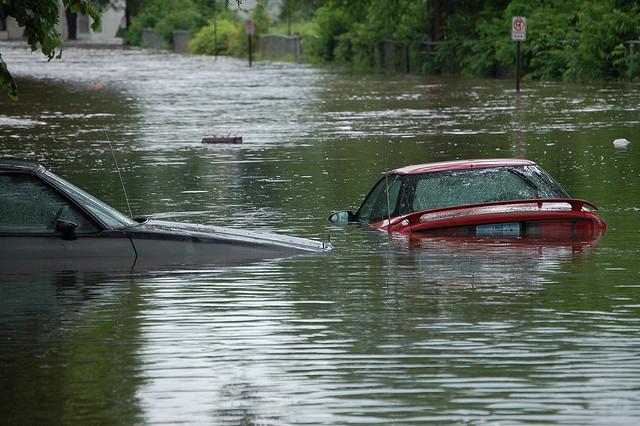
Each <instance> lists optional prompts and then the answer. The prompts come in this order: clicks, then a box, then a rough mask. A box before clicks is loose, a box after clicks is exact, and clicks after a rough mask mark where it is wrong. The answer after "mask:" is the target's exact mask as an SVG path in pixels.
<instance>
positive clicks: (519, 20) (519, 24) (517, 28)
mask: <svg viewBox="0 0 640 426" xmlns="http://www.w3.org/2000/svg"><path fill="white" fill-rule="evenodd" d="M526 39H527V18H525V17H524V16H514V17H513V18H511V40H513V41H525V40H526Z"/></svg>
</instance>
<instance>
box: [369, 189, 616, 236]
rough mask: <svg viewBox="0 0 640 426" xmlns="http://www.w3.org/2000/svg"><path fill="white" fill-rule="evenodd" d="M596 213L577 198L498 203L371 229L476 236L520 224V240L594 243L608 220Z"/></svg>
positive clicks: (397, 220)
mask: <svg viewBox="0 0 640 426" xmlns="http://www.w3.org/2000/svg"><path fill="white" fill-rule="evenodd" d="M596 210H598V207H597V206H595V205H594V204H592V203H590V202H589V201H586V200H579V199H574V198H549V199H533V200H513V201H496V202H491V203H483V204H473V205H464V206H455V207H449V208H443V209H436V210H424V211H419V212H413V213H409V214H407V215H404V216H398V217H392V218H391V224H390V226H387V222H388V220H382V221H378V222H373V223H371V224H370V225H371V226H372V227H374V228H377V229H380V230H385V231H389V232H399V233H404V234H407V233H426V234H428V235H451V236H474V235H475V231H476V228H475V227H476V226H478V225H480V226H482V225H490V224H498V225H500V224H516V223H517V224H518V230H519V233H518V236H524V237H529V238H533V239H545V240H548V239H557V240H594V239H598V238H600V237H601V236H602V234H603V233H604V231H605V229H606V223H605V221H604V219H602V217H600V216H599V215H598V214H596V213H595V211H596ZM520 227H522V229H521V228H520ZM497 234H499V232H497Z"/></svg>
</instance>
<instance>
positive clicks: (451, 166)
mask: <svg viewBox="0 0 640 426" xmlns="http://www.w3.org/2000/svg"><path fill="white" fill-rule="evenodd" d="M535 164H536V163H534V162H533V161H529V160H521V159H517V158H495V159H485V160H457V161H443V162H439V163H425V164H415V165H412V166H405V167H401V168H399V169H395V170H392V171H391V173H394V174H399V175H413V174H421V173H431V172H443V171H449V170H465V169H482V168H488V167H504V166H532V165H535Z"/></svg>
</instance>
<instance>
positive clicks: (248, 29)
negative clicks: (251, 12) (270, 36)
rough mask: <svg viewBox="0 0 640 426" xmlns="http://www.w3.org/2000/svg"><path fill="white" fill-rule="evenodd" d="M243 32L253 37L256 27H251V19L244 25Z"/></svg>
mask: <svg viewBox="0 0 640 426" xmlns="http://www.w3.org/2000/svg"><path fill="white" fill-rule="evenodd" d="M244 32H245V33H247V34H248V35H255V33H256V27H255V25H253V20H252V19H247V22H246V24H245V25H244Z"/></svg>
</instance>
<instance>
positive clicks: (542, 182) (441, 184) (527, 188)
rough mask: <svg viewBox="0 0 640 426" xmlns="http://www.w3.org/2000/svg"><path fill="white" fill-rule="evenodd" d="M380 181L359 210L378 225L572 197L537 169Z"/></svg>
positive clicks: (513, 168)
mask: <svg viewBox="0 0 640 426" xmlns="http://www.w3.org/2000/svg"><path fill="white" fill-rule="evenodd" d="M388 186H389V197H388V198H389V202H387V191H386V187H387V184H386V183H385V180H384V179H382V180H380V181H379V182H378V183H377V184H376V186H375V187H374V188H373V189H372V190H371V192H370V193H369V195H368V196H367V198H366V199H365V201H364V202H363V203H362V206H361V207H360V210H358V213H357V217H358V220H361V221H363V222H375V221H378V220H382V219H384V218H386V215H387V204H388V205H389V206H390V208H391V210H392V212H391V216H402V215H405V214H408V213H412V212H416V211H423V210H434V209H441V208H447V207H453V206H461V205H468V204H481V203H488V202H492V201H509V200H525V199H536V198H568V197H569V194H567V193H566V191H565V190H564V189H563V188H562V187H561V186H560V185H559V184H558V183H557V182H556V181H554V180H553V179H552V178H551V177H550V176H549V175H548V174H547V173H546V172H544V171H543V170H542V169H540V168H539V167H537V166H504V167H491V168H485V169H466V170H452V171H444V172H432V173H424V174H417V175H392V176H389V178H388Z"/></svg>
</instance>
